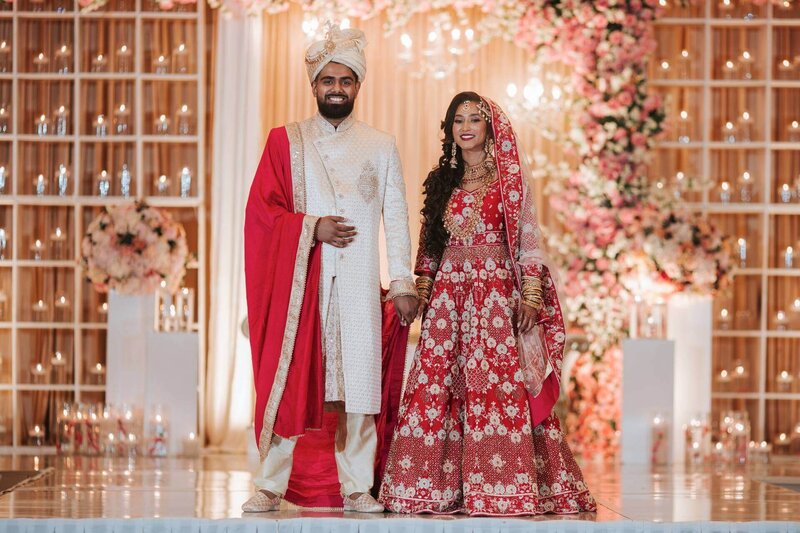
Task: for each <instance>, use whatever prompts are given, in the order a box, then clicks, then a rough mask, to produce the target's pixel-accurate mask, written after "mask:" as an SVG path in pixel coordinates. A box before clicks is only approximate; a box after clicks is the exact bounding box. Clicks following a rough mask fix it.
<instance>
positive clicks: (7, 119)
mask: <svg viewBox="0 0 800 533" xmlns="http://www.w3.org/2000/svg"><path fill="white" fill-rule="evenodd" d="M10 124H11V110H10V109H9V107H8V106H7V105H1V106H0V133H11V128H10Z"/></svg>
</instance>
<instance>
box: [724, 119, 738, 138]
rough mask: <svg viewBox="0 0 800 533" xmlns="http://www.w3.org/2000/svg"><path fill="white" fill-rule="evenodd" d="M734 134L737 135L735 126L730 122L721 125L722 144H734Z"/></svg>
mask: <svg viewBox="0 0 800 533" xmlns="http://www.w3.org/2000/svg"><path fill="white" fill-rule="evenodd" d="M736 134H737V127H736V124H734V123H733V122H731V121H730V120H729V121H728V122H726V123H725V124H723V125H722V140H723V142H726V143H735V142H736V141H737V138H736Z"/></svg>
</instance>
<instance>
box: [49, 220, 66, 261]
mask: <svg viewBox="0 0 800 533" xmlns="http://www.w3.org/2000/svg"><path fill="white" fill-rule="evenodd" d="M50 242H52V243H53V244H52V247H53V255H54V256H55V257H56V258H57V259H64V258H65V256H66V253H65V252H66V250H65V244H66V242H67V233H66V232H65V231H64V230H62V229H61V226H56V229H55V230H53V233H51V234H50Z"/></svg>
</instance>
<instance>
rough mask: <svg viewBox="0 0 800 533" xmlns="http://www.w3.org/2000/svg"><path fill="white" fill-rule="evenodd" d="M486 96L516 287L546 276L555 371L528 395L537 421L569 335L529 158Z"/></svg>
mask: <svg viewBox="0 0 800 533" xmlns="http://www.w3.org/2000/svg"><path fill="white" fill-rule="evenodd" d="M484 101H485V103H486V104H488V106H489V108H490V110H491V127H492V132H493V133H494V146H495V163H496V165H497V176H498V179H499V180H500V192H501V197H502V202H503V216H504V217H505V229H506V240H507V243H508V247H509V251H510V254H511V257H512V258H513V259H514V262H515V266H516V268H515V269H514V273H515V277H516V283H517V288H518V289H520V290H521V287H522V283H521V276H522V275H533V276H538V277H540V278H541V280H542V289H543V300H544V306H543V308H542V310H541V311H540V312H539V322H538V325H539V326H540V327H541V328H542V333H543V335H542V340H543V341H544V345H545V348H546V350H547V357H548V362H549V363H550V365H551V366H552V368H553V372H551V373H550V374H549V375H548V376H547V378H545V381H544V384H543V386H542V390H541V392H540V393H539V394H538V395H537V396H536V397H534V396H532V395H530V394H529V395H528V396H529V404H530V409H531V418H532V420H533V425H534V426H536V425H538V424H540V423H541V422H542V421H543V420H544V419H545V418H547V417H548V416H550V413H551V412H552V410H553V407H554V406H555V403H556V401H557V400H558V396H559V391H560V380H561V366H562V362H563V359H564V342H565V340H566V330H565V326H564V317H563V315H562V313H561V305H560V303H559V301H558V294H557V293H556V286H555V283H554V282H553V278H552V276H551V274H550V271H549V269H548V268H547V267H546V266H545V263H546V260H545V254H544V252H543V251H542V247H541V231H540V229H539V223H538V221H537V219H536V209H535V204H534V198H533V191H532V189H531V187H530V186H529V184H528V181H527V179H526V173H525V163H524V162H523V161H522V160H521V159H520V151H519V145H518V141H517V137H516V135H515V133H514V129H513V128H512V126H511V121H510V120H509V119H508V116H507V115H506V114H505V113H504V112H503V110H502V109H500V107H499V106H498V105H497V104H496V103H494V102H493V101H491V100H489V99H488V98H484Z"/></svg>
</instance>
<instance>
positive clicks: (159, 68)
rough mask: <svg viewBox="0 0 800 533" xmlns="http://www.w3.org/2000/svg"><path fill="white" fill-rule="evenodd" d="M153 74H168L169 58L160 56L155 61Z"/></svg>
mask: <svg viewBox="0 0 800 533" xmlns="http://www.w3.org/2000/svg"><path fill="white" fill-rule="evenodd" d="M153 72H155V73H156V74H167V73H168V72H169V59H168V58H167V56H165V55H160V56H158V57H157V58H156V59H155V60H154V61H153Z"/></svg>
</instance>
